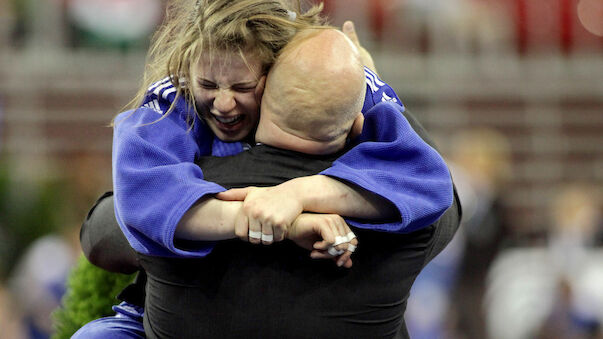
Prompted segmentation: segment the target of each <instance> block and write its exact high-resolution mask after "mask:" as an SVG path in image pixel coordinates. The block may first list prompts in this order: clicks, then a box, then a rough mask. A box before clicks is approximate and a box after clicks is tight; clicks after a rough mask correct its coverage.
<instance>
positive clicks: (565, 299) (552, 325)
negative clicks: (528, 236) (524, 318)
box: [539, 184, 603, 339]
mask: <svg viewBox="0 0 603 339" xmlns="http://www.w3.org/2000/svg"><path fill="white" fill-rule="evenodd" d="M599 199H600V197H599V192H597V191H594V190H592V189H591V188H589V187H588V186H586V185H581V184H569V185H565V186H563V187H561V188H560V189H559V190H558V192H557V194H556V195H555V196H554V197H553V199H552V200H551V203H550V207H549V212H550V222H551V231H550V237H549V246H548V248H549V251H550V256H551V262H552V264H553V266H552V267H553V269H554V270H555V271H556V274H555V278H556V279H555V280H556V281H557V284H558V285H557V288H556V290H555V294H554V296H553V297H554V300H555V301H554V304H553V307H552V309H551V311H550V314H549V316H548V318H547V319H546V321H545V322H544V324H543V326H542V328H541V330H540V336H539V337H540V338H543V339H544V338H553V337H554V338H596V335H597V334H599V335H603V332H601V321H602V320H603V317H602V316H603V311H601V310H603V292H601V291H602V290H603V288H602V286H603V281H600V283H601V284H599V285H598V286H599V288H598V290H599V292H595V291H592V292H594V293H595V294H594V295H593V294H592V293H591V291H585V290H584V289H583V288H582V289H581V287H580V286H577V285H581V282H580V278H581V277H583V275H584V274H583V273H584V270H585V263H586V262H588V257H589V256H590V255H591V252H592V250H593V248H595V246H596V245H601V244H600V243H598V241H599V239H598V234H599V233H600V232H601V228H602V226H603V224H602V219H601V215H600V213H599V210H598V208H599ZM602 268H603V267H602ZM600 273H601V274H603V271H601V272H600Z"/></svg>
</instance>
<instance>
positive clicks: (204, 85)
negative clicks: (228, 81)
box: [199, 80, 218, 89]
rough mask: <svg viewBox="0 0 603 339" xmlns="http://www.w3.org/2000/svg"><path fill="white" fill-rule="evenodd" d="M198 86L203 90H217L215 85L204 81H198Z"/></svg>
mask: <svg viewBox="0 0 603 339" xmlns="http://www.w3.org/2000/svg"><path fill="white" fill-rule="evenodd" d="M199 86H201V88H204V89H217V88H218V85H217V84H215V83H213V82H211V81H206V80H202V81H199Z"/></svg>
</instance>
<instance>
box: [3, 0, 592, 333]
mask: <svg viewBox="0 0 603 339" xmlns="http://www.w3.org/2000/svg"><path fill="white" fill-rule="evenodd" d="M324 3H325V10H326V11H327V12H328V14H329V15H330V17H331V18H332V22H333V24H335V25H340V24H341V23H342V22H343V20H345V19H352V20H354V21H355V23H356V26H357V29H358V30H359V34H361V40H362V42H363V43H365V45H366V47H367V48H368V49H369V51H371V52H372V53H373V55H374V56H375V59H376V60H377V67H378V68H380V69H381V70H382V71H381V72H380V74H381V77H382V78H383V79H384V80H386V81H388V82H390V83H392V84H393V83H401V82H404V81H405V79H391V78H390V77H389V76H388V73H387V70H388V69H390V68H391V67H390V68H388V66H382V65H380V64H379V60H381V59H382V58H380V55H382V54H383V55H385V54H388V53H390V54H391V53H393V54H396V53H400V54H401V53H405V54H408V53H411V54H413V55H416V56H418V57H420V58H430V57H432V56H433V55H443V56H446V55H448V54H450V55H456V56H458V55H460V56H461V57H463V58H465V59H467V60H468V62H472V61H475V58H476V56H480V57H485V58H487V57H490V56H497V55H508V54H509V53H511V54H514V55H519V56H527V57H529V56H530V55H532V54H534V53H535V54H544V55H545V56H546V55H549V54H550V55H555V56H558V55H565V56H568V55H576V54H580V55H594V56H595V58H599V59H601V57H603V27H601V26H602V25H603V2H601V1H600V0H531V1H530V0H371V1H364V0H362V1H361V0H325V1H324ZM351 3H352V5H351ZM164 5H165V2H164V1H161V0H38V1H34V0H8V1H2V2H0V45H1V46H2V49H0V63H8V62H9V61H7V60H8V59H5V58H3V57H6V55H8V53H9V52H10V53H11V54H10V55H13V56H14V55H19V53H21V52H23V51H27V50H31V49H36V50H44V49H46V48H49V49H56V48H62V49H67V50H74V51H75V50H82V49H84V50H93V51H97V52H98V53H118V54H128V53H131V54H137V53H141V52H143V51H144V49H145V47H146V46H147V43H148V38H149V34H151V32H152V31H153V30H154V28H155V27H156V25H158V24H159V23H160V21H161V17H162V13H163V9H164V8H163V7H164ZM597 13H599V14H597ZM3 50H4V51H3ZM23 53H25V52H23ZM547 53H548V54H547ZM566 60H570V61H572V60H574V61H575V60H576V59H575V58H574V59H571V58H570V59H566ZM570 61H568V63H570ZM475 62H477V61H475ZM575 62H577V61H575ZM598 65H600V64H598ZM0 66H5V67H0V77H2V78H6V77H5V75H6V72H7V71H6V70H7V69H9V68H10V67H9V66H6V64H4V65H0ZM402 66H404V65H402ZM394 67H399V65H396V66H394ZM474 67H475V68H477V66H474V64H471V68H472V69H473V68H474ZM536 67H538V65H536ZM383 70H385V71H383ZM2 72H4V73H2ZM543 72H546V70H544V71H543ZM588 72H589V70H586V73H588ZM599 74H600V73H599ZM3 81H4V80H0V91H1V92H0V339H1V338H7V339H8V338H11V339H27V338H36V339H38V338H49V336H50V335H51V333H52V319H51V317H50V313H51V312H52V310H54V309H55V308H56V307H57V306H58V305H60V300H61V296H62V295H63V293H64V291H65V285H64V283H65V280H66V277H67V274H68V272H69V271H70V269H71V267H73V265H74V263H75V262H76V261H77V258H78V257H79V256H80V253H81V250H80V248H79V242H78V231H79V226H80V223H81V221H82V220H83V218H84V217H85V215H86V213H87V210H88V208H89V207H90V206H91V205H92V203H93V202H94V200H95V198H96V196H98V195H100V193H102V192H103V191H105V190H107V189H109V188H110V185H111V177H110V176H111V173H110V154H109V152H110V143H111V140H110V138H107V139H106V141H105V142H106V144H107V148H106V149H104V150H101V151H100V152H99V151H97V152H96V153H86V152H82V151H81V150H79V151H77V152H76V151H69V150H67V151H62V152H57V154H58V155H57V154H47V153H46V154H42V157H44V158H45V159H46V160H47V162H45V164H44V165H43V166H40V163H39V159H38V160H37V161H38V162H36V161H33V162H27V163H26V164H25V165H24V164H23V163H20V162H18V161H15V159H19V157H20V156H22V154H19V152H17V151H15V149H11V148H9V147H6V145H7V144H10V142H8V141H7V140H8V137H7V134H9V133H8V132H10V131H7V129H8V128H15V126H16V124H15V123H14V121H15V118H14V116H13V115H12V114H14V113H12V112H11V113H10V114H9V113H8V109H6V108H5V107H6V105H7V104H10V103H11V100H13V101H14V100H15V99H14V98H12V97H11V96H10V95H9V94H7V93H9V92H10V93H12V92H15V91H8V90H7V89H9V88H10V86H16V84H9V83H5V82H3ZM600 83H603V78H601V79H600ZM133 85H135V84H133ZM454 85H456V84H454V83H453V84H452V86H453V87H454ZM395 87H396V86H395V85H394V88H395ZM591 90H592V91H593V93H594V95H593V96H592V97H593V98H595V99H589V100H590V101H589V102H588V103H587V104H588V105H589V106H588V107H595V110H596V109H598V108H600V110H599V113H598V115H597V114H593V115H592V118H590V119H591V120H590V121H592V123H593V124H594V125H595V126H603V119H601V117H602V116H603V99H602V98H603V89H602V88H601V87H598V88H593V89H591ZM452 93H454V91H453V90H452ZM398 94H399V96H400V97H401V98H402V100H405V98H407V96H406V95H405V93H400V92H399V93H398ZM413 99H414V100H416V101H413ZM407 100H408V101H407V102H406V104H407V107H410V109H411V110H413V107H414V106H418V107H419V108H420V107H421V105H420V104H421V102H420V99H416V98H413V97H412V96H411V97H409V98H407ZM580 100H581V98H578V99H576V100H574V101H580ZM597 100H598V101H597ZM593 102H594V104H593ZM413 103H416V104H417V105H413ZM123 104H125V102H124V103H123ZM502 105H503V106H504V103H503V104H502ZM580 105H582V102H578V103H577V104H576V106H578V107H581V106H580ZM423 107H425V105H423ZM413 112H414V113H415V114H416V115H417V116H418V117H419V120H421V117H422V112H420V111H419V110H413ZM114 113H117V112H114ZM553 113H554V114H556V115H553V118H551V119H552V120H554V119H557V120H563V119H564V118H563V116H564V115H565V114H567V115H572V114H573V113H572V112H571V111H568V112H562V113H558V112H552V114H553ZM442 114H444V112H442ZM8 115H10V117H11V118H10V119H9V118H5V116H8ZM560 116H561V118H560ZM425 117H427V118H429V116H425ZM471 117H472V116H465V118H464V119H465V120H464V121H463V124H462V126H461V127H460V128H457V127H456V126H459V123H458V122H451V123H450V127H448V129H446V130H445V131H441V130H438V129H437V128H436V127H437V126H439V125H430V121H431V120H432V119H433V118H430V119H426V121H425V125H426V127H427V129H428V131H430V132H431V133H433V136H434V137H435V138H436V139H437V140H438V143H439V144H440V145H441V147H442V153H443V155H444V156H445V158H446V160H447V162H448V164H449V165H450V168H451V172H452V175H453V178H454V182H455V185H456V186H457V188H458V192H459V196H460V199H461V202H462V205H463V222H462V227H461V229H460V231H459V232H458V234H457V235H456V237H455V239H454V240H453V242H452V243H451V244H450V245H449V246H448V248H447V249H446V250H445V251H444V252H443V253H442V254H440V255H439V256H438V257H437V258H436V259H435V260H434V261H433V262H432V263H431V264H430V265H429V266H428V267H427V268H426V269H425V270H424V271H423V272H422V273H421V275H420V276H419V278H418V279H417V281H416V282H415V285H414V286H413V290H412V293H411V297H410V300H409V303H408V311H407V313H406V320H407V322H408V327H409V331H410V333H411V337H412V338H502V339H507V338H508V339H515V338H517V339H522V338H541V339H544V338H603V288H602V287H603V247H602V246H603V217H602V215H601V211H602V206H603V197H602V196H601V194H602V193H603V190H602V188H603V184H602V183H603V177H602V175H601V173H598V174H597V173H592V174H590V173H586V174H584V173H579V174H580V175H579V174H576V175H573V174H572V173H573V172H571V173H570V174H567V173H569V172H563V171H561V172H562V174H561V175H560V179H561V181H559V182H557V181H550V182H548V183H547V186H548V187H547V188H546V190H544V191H543V192H545V193H543V194H538V195H537V197H536V198H535V199H537V200H538V202H537V204H534V203H532V205H536V206H542V209H543V211H544V212H543V213H535V214H534V213H533V212H529V213H532V214H533V215H536V216H537V217H536V218H532V219H529V220H531V222H530V223H529V225H528V226H525V222H524V223H521V227H520V226H518V224H520V222H519V221H518V220H520V219H519V216H518V215H517V214H516V211H518V210H521V209H520V208H518V207H517V206H518V205H521V204H522V203H523V202H517V201H511V200H512V199H513V198H514V197H515V198H516V197H517V196H518V194H511V191H513V190H516V189H517V187H518V185H520V184H518V183H517V181H516V180H514V178H515V177H516V176H517V174H518V171H517V162H518V159H519V158H520V157H521V156H518V154H520V153H521V151H518V150H517V142H516V140H514V136H513V135H512V134H509V133H507V131H501V130H498V129H497V128H495V127H493V126H489V125H487V124H483V123H480V122H479V121H472V120H471ZM436 119H442V120H443V121H448V120H447V118H446V117H444V116H439V115H438V116H436ZM547 119H548V117H546V118H544V119H542V120H547ZM9 121H12V122H11V123H9ZM538 121H540V120H538ZM105 122H107V121H105ZM18 123H21V124H27V123H28V120H27V119H24V120H23V121H21V120H18ZM455 124H456V125H455ZM597 124H599V125H597ZM545 126H548V125H545ZM22 127H23V126H21V128H22ZM430 127H432V128H430ZM450 131H452V132H450ZM599 131H600V130H599ZM599 133H600V132H599ZM589 141H590V142H591V143H593V144H594V146H591V148H589V149H594V151H592V152H590V153H588V154H586V155H583V156H584V157H587V158H588V159H590V157H592V158H593V159H592V162H589V164H590V163H593V164H595V165H593V167H592V168H595V169H596V168H598V169H599V170H601V169H602V168H603V149H602V147H601V145H603V140H602V139H600V138H599V139H596V138H594V139H589ZM39 142H40V143H43V142H44V141H42V140H40V141H39ZM547 142H548V141H547ZM550 142H551V143H552V142H553V141H552V140H551V141H550ZM597 143H598V146H597ZM545 146H546V145H545ZM535 147H538V146H535ZM543 147H544V146H543ZM563 147H565V148H566V149H567V150H568V151H567V153H571V145H570V146H567V145H565V146H563ZM66 153H69V154H66ZM524 153H525V152H524ZM38 156H40V154H39V153H35V154H34V156H33V157H38ZM54 156H56V157H57V159H54V160H53V157H54ZM49 158H50V159H49ZM522 160H523V159H522ZM566 161H568V162H571V161H572V158H571V157H568V159H567V160H566ZM589 161H590V160H589ZM48 162H50V163H51V165H48ZM597 164H598V165H597ZM559 166H563V164H561V165H559ZM597 166H598V167H597ZM588 168H590V167H588ZM595 169H593V170H592V171H593V172H595V171H596V170H595ZM547 170H549V169H547ZM550 170H551V171H553V170H554V169H550ZM31 173H34V175H32V174H31ZM564 173H565V174H564ZM542 175H547V173H545V172H543V173H542ZM511 205H512V206H514V208H510V206H511ZM532 205H531V206H532ZM520 207H521V206H520ZM528 207H529V206H528ZM528 207H526V208H528Z"/></svg>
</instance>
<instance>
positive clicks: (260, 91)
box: [253, 74, 266, 104]
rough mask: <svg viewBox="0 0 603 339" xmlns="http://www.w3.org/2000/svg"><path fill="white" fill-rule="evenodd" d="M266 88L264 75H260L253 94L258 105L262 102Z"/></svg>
mask: <svg viewBox="0 0 603 339" xmlns="http://www.w3.org/2000/svg"><path fill="white" fill-rule="evenodd" d="M265 86H266V74H264V75H262V77H261V78H260V81H258V84H257V85H256V86H255V91H254V92H253V94H254V95H255V100H256V101H257V102H258V104H259V103H261V102H262V96H263V95H264V87H265Z"/></svg>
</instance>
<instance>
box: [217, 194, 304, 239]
mask: <svg viewBox="0 0 603 339" xmlns="http://www.w3.org/2000/svg"><path fill="white" fill-rule="evenodd" d="M216 197H217V198H218V199H222V200H243V208H242V209H241V211H240V212H239V213H238V215H237V218H236V221H235V233H236V235H237V236H238V237H239V238H241V239H242V240H245V241H249V242H251V243H253V244H259V243H262V244H264V245H269V244H271V243H273V242H277V241H282V240H283V239H285V234H286V232H287V230H288V228H289V227H290V226H291V224H292V223H293V221H294V220H295V219H296V218H297V217H298V216H299V215H300V214H301V213H302V211H303V205H302V203H301V201H300V200H299V199H298V198H297V195H296V194H292V192H291V191H290V190H287V189H286V188H284V186H283V185H277V186H273V187H246V188H240V189H231V190H228V191H226V192H222V193H219V194H217V195H216Z"/></svg>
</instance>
